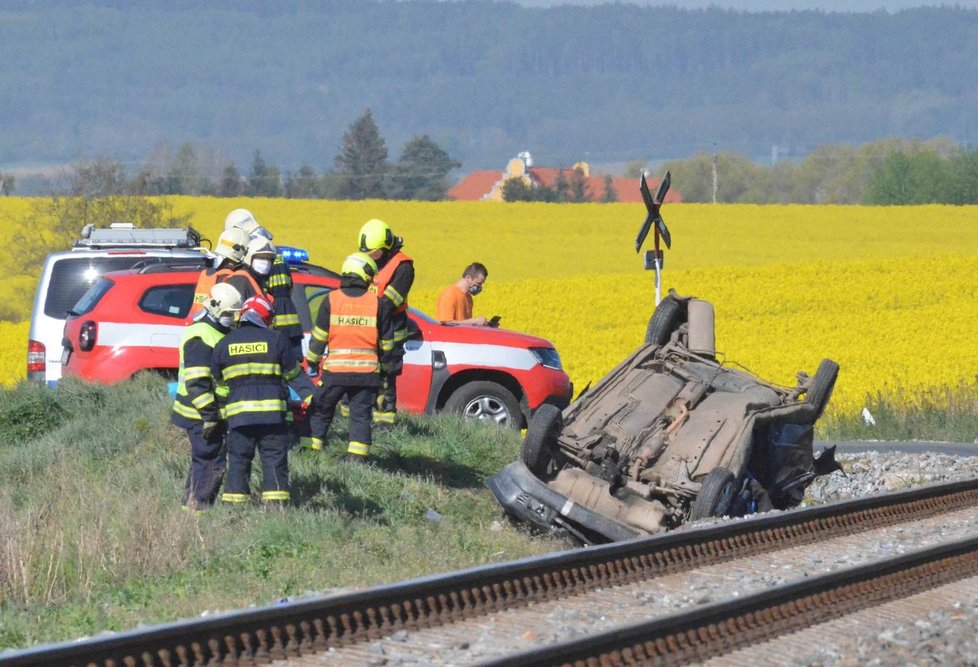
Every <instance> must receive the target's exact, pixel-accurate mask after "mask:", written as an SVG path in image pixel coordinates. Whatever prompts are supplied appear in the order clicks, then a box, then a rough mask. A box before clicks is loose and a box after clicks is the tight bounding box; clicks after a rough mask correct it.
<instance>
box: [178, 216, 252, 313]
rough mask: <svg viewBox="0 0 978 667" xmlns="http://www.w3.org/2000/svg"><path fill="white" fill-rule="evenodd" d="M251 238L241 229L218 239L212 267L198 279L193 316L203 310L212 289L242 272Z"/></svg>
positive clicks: (226, 232)
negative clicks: (237, 272) (242, 264)
mask: <svg viewBox="0 0 978 667" xmlns="http://www.w3.org/2000/svg"><path fill="white" fill-rule="evenodd" d="M250 238H251V237H249V236H248V234H247V233H246V232H245V231H243V230H241V229H227V230H225V231H224V232H222V233H221V235H220V236H219V237H218V238H217V246H216V247H215V248H214V259H213V261H212V263H211V266H209V267H208V268H206V269H204V270H203V271H201V272H200V277H199V278H198V279H197V287H196V289H194V302H193V305H192V306H191V307H190V315H191V316H195V315H196V314H197V313H199V312H200V311H201V309H203V307H204V301H206V300H207V299H208V298H209V296H210V291H211V287H213V286H214V285H216V284H217V283H222V282H224V281H226V280H227V279H228V278H229V277H231V276H232V275H234V273H235V272H236V271H239V270H240V267H241V262H243V261H244V257H245V250H246V249H247V247H248V241H249V240H250Z"/></svg>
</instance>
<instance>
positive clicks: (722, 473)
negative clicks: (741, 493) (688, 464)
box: [689, 468, 736, 521]
mask: <svg viewBox="0 0 978 667" xmlns="http://www.w3.org/2000/svg"><path fill="white" fill-rule="evenodd" d="M734 482H735V480H734V476H733V473H732V472H730V471H729V470H727V469H726V468H714V469H713V470H711V471H710V473H709V474H708V475H707V476H706V479H704V480H703V484H702V486H700V492H699V493H697V494H696V500H694V501H693V505H692V507H690V510H689V519H690V521H696V520H697V519H706V518H709V517H717V516H723V515H724V514H726V513H727V511H728V510H729V509H730V503H731V502H732V501H733V497H734V493H735V492H736V487H735V484H734Z"/></svg>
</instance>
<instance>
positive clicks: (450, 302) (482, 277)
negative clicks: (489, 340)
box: [435, 262, 489, 327]
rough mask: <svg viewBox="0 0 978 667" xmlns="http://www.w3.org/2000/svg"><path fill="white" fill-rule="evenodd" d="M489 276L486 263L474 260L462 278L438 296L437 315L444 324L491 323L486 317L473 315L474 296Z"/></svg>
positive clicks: (478, 324)
mask: <svg viewBox="0 0 978 667" xmlns="http://www.w3.org/2000/svg"><path fill="white" fill-rule="evenodd" d="M488 277H489V272H488V271H487V270H486V267H485V265H484V264H480V263H479V262H472V263H471V264H469V265H468V266H467V267H465V271H463V272H462V278H461V279H460V280H459V281H458V282H455V283H453V284H451V285H449V286H448V287H446V288H445V291H443V292H442V293H441V296H439V297H438V305H437V306H436V307H435V317H436V318H437V319H438V320H439V321H440V322H441V323H442V324H471V325H474V326H477V327H484V326H486V325H487V324H488V323H489V320H487V319H486V318H484V317H472V297H473V296H475V295H476V294H478V293H479V292H481V291H482V286H483V285H484V284H485V282H486V278H488Z"/></svg>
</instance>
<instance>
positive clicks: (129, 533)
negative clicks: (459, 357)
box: [0, 377, 567, 649]
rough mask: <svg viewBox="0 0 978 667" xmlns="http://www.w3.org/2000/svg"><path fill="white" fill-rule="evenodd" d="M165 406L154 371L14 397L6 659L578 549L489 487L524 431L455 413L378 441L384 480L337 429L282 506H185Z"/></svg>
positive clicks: (9, 429) (1, 409) (308, 461)
mask: <svg viewBox="0 0 978 667" xmlns="http://www.w3.org/2000/svg"><path fill="white" fill-rule="evenodd" d="M163 394H164V387H163V385H162V382H160V381H159V380H156V379H154V378H152V377H144V378H139V379H137V380H134V381H132V382H129V383H125V384H121V385H116V386H111V387H105V386H97V385H88V384H83V383H79V382H73V381H70V380H65V381H62V382H61V383H59V385H58V387H57V389H55V390H54V391H51V390H48V389H46V388H44V387H39V386H32V385H30V384H26V383H23V384H21V385H18V386H17V387H15V388H13V389H10V390H5V391H0V649H2V648H11V647H14V648H20V647H27V646H30V645H34V644H37V643H42V642H52V641H61V640H67V639H74V638H77V637H81V636H88V635H93V634H96V633H99V632H102V631H105V630H124V629H128V628H132V627H135V626H137V625H139V624H142V623H147V624H155V623H161V622H166V621H172V620H175V619H180V618H189V617H193V616H196V615H199V614H201V613H205V612H208V611H225V610H232V609H238V608H243V607H247V606H249V605H264V604H269V603H272V602H275V601H277V600H279V599H283V598H294V597H299V596H302V595H305V594H310V593H322V592H327V591H331V590H334V589H339V588H347V587H350V588H358V587H364V586H368V585H373V584H378V583H383V582H390V581H397V580H402V579H406V578H412V577H418V576H422V575H427V574H434V573H436V572H441V571H447V570H454V569H459V568H464V567H470V566H475V565H479V564H483V563H489V562H494V561H502V560H510V559H514V558H521V557H525V556H530V555H535V554H540V553H545V552H549V551H554V550H558V549H563V548H567V545H566V544H564V543H560V542H556V541H554V540H551V539H548V538H543V537H538V536H531V535H529V534H527V533H526V532H525V531H523V530H521V529H519V528H517V527H514V526H513V525H511V524H510V523H509V522H507V521H505V520H503V519H502V517H501V514H500V510H499V508H498V506H497V505H496V503H495V501H494V500H493V498H492V496H491V494H490V493H489V492H488V490H487V489H486V488H485V486H484V483H483V482H484V479H485V478H486V477H487V476H488V475H491V474H493V473H495V472H496V471H497V470H499V468H501V467H502V466H503V465H505V464H506V463H507V462H509V461H511V460H513V459H514V458H515V457H516V455H517V448H518V444H519V438H518V436H517V435H516V434H515V433H513V432H510V431H505V430H501V429H493V428H484V427H478V426H470V425H465V424H462V423H460V422H458V421H457V420H455V419H452V418H447V417H437V418H422V417H408V418H405V419H404V420H403V421H402V422H401V423H400V424H399V425H398V426H397V427H396V428H395V429H394V430H393V431H391V432H389V433H384V434H380V435H379V436H378V437H377V438H376V439H375V440H376V442H375V452H376V454H377V457H376V459H377V465H376V466H374V467H371V468H368V467H362V466H357V465H351V464H346V463H344V462H342V461H341V457H342V454H343V451H344V450H345V443H344V436H345V421H344V420H337V421H338V423H337V424H336V425H335V426H334V429H333V433H332V434H331V438H330V446H329V448H328V451H326V452H324V453H321V454H313V453H312V452H294V453H293V455H292V459H291V471H292V481H293V495H294V501H293V503H292V504H291V505H290V506H289V507H288V508H287V509H285V510H284V511H273V512H266V511H263V510H262V509H261V508H260V507H259V506H257V505H256V506H249V507H243V508H242V507H237V508H224V507H218V508H215V509H214V510H211V511H209V512H206V513H203V514H200V515H195V514H193V513H189V512H186V511H184V510H183V509H182V508H181V506H180V502H179V501H180V493H181V490H182V485H183V480H184V476H185V475H186V469H187V465H188V463H189V447H188V444H187V440H186V437H185V435H184V434H183V432H182V431H179V430H177V429H174V428H173V427H171V426H170V425H169V407H170V402H169V400H167V399H164V398H162V395H163ZM256 468H258V466H256ZM256 472H257V471H256ZM253 488H257V479H256V480H255V484H254V487H253Z"/></svg>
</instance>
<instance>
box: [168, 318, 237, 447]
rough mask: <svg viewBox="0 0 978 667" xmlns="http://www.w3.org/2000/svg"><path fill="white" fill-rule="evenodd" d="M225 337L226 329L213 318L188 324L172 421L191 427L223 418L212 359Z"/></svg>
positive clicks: (182, 347)
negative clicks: (219, 326) (211, 321)
mask: <svg viewBox="0 0 978 667" xmlns="http://www.w3.org/2000/svg"><path fill="white" fill-rule="evenodd" d="M222 338H224V332H223V331H221V330H220V329H217V328H215V327H214V326H213V325H212V324H211V323H210V322H209V321H207V320H201V321H199V322H194V323H192V324H190V325H188V326H187V328H186V329H185V330H184V332H183V338H182V340H181V341H180V372H179V375H178V376H177V396H176V400H174V401H173V414H172V415H171V421H172V422H173V423H174V424H175V425H177V426H180V427H182V428H190V427H191V426H193V425H194V423H196V422H199V421H201V420H206V421H217V420H218V419H219V418H220V411H219V408H218V403H217V399H218V394H219V393H222V392H220V391H218V390H217V389H216V388H215V384H214V378H213V374H212V372H211V362H212V358H213V354H214V348H215V347H216V346H217V344H218V343H220V341H221V339H222Z"/></svg>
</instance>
